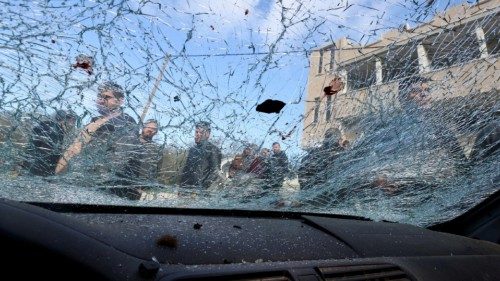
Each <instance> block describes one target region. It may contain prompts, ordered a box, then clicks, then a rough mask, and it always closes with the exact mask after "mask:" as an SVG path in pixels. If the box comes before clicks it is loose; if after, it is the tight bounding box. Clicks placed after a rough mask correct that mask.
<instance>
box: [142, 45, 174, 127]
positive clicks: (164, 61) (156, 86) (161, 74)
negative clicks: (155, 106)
mask: <svg viewBox="0 0 500 281" xmlns="http://www.w3.org/2000/svg"><path fill="white" fill-rule="evenodd" d="M169 61H170V56H169V55H165V59H164V60H163V65H162V66H161V69H160V73H159V74H158V77H156V81H155V84H154V86H153V90H151V94H149V98H148V101H147V102H146V105H144V109H143V110H142V114H141V123H142V122H144V118H145V117H146V114H147V113H148V110H149V107H150V106H151V102H152V101H153V98H154V97H155V95H156V91H157V90H158V86H160V82H161V78H162V77H163V73H164V72H165V69H166V68H167V65H168V62H169Z"/></svg>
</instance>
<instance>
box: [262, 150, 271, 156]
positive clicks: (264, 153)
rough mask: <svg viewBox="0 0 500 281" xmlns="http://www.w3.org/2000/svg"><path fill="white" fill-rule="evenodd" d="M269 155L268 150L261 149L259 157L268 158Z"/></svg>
mask: <svg viewBox="0 0 500 281" xmlns="http://www.w3.org/2000/svg"><path fill="white" fill-rule="evenodd" d="M269 154H270V151H269V150H268V149H263V150H262V151H261V152H260V155H262V157H268V156H269Z"/></svg>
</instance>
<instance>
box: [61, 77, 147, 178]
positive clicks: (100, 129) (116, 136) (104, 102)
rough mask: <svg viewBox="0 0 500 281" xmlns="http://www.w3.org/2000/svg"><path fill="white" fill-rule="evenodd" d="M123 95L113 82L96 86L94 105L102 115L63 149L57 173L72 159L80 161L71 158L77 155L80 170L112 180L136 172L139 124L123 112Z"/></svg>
mask: <svg viewBox="0 0 500 281" xmlns="http://www.w3.org/2000/svg"><path fill="white" fill-rule="evenodd" d="M124 98H125V94H124V91H123V89H122V87H121V86H119V85H118V84H116V83H114V82H106V83H104V84H102V85H101V86H99V88H98V95H97V100H96V106H97V109H98V112H99V113H100V114H101V116H98V117H94V118H92V120H91V122H90V123H89V124H88V125H86V126H85V128H84V129H83V130H82V131H81V132H80V134H79V135H78V137H77V138H76V139H75V140H74V141H73V143H72V144H71V146H70V147H69V148H68V149H66V151H65V152H64V154H63V156H62V157H61V158H60V159H59V162H58V163H57V166H56V170H55V172H56V174H60V173H62V172H64V171H66V170H67V169H68V167H69V166H70V164H71V162H79V161H73V160H74V159H73V158H75V157H76V156H79V157H78V158H79V159H80V160H82V161H80V163H83V164H82V165H81V167H77V168H76V169H78V171H79V172H82V171H88V172H90V173H93V174H94V175H95V176H97V177H101V178H104V179H105V180H106V179H108V177H109V176H112V177H114V179H112V181H115V180H116V177H119V178H132V177H134V176H135V175H136V174H137V161H136V159H137V147H139V140H138V138H137V131H138V128H137V124H136V122H135V120H134V119H133V118H132V117H130V116H129V115H127V114H126V113H124V112H123V109H122V105H123V102H124ZM83 152H84V153H83ZM75 160H76V159H75ZM76 169H75V170H76ZM108 180H109V179H108Z"/></svg>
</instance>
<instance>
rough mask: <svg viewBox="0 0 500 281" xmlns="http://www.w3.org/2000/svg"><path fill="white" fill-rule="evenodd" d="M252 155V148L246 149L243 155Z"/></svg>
mask: <svg viewBox="0 0 500 281" xmlns="http://www.w3.org/2000/svg"><path fill="white" fill-rule="evenodd" d="M251 154H252V149H251V148H250V147H247V148H245V150H243V155H245V156H248V155H251Z"/></svg>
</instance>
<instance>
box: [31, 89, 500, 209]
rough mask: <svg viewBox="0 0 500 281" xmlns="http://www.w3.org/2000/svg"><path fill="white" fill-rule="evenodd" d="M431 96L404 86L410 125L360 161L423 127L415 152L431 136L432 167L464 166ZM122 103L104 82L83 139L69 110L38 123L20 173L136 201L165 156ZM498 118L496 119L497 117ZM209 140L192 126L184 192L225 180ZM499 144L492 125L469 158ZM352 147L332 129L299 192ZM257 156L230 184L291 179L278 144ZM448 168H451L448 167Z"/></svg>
mask: <svg viewBox="0 0 500 281" xmlns="http://www.w3.org/2000/svg"><path fill="white" fill-rule="evenodd" d="M402 85H404V84H402ZM428 97H429V96H428V92H427V81H425V80H416V81H413V82H411V83H407V84H406V85H405V87H401V86H400V92H399V102H400V104H401V107H402V108H403V109H404V118H399V119H398V118H395V122H403V121H404V120H403V119H405V120H406V119H408V120H406V121H408V122H407V123H405V124H402V123H401V124H396V125H395V126H394V128H396V129H394V128H392V129H388V130H386V129H384V128H382V127H380V128H379V127H376V126H375V127H373V128H371V130H368V131H367V133H366V136H365V137H364V139H363V140H360V141H359V142H358V143H357V147H358V148H359V149H358V150H359V151H361V150H362V149H363V143H366V144H367V145H366V147H365V150H367V151H369V152H370V153H366V155H365V156H362V157H361V158H360V159H364V160H366V161H367V160H368V158H369V157H370V155H373V154H374V153H375V154H377V155H379V156H380V155H383V153H386V154H387V153H392V152H391V151H387V149H386V150H384V151H383V152H381V153H379V152H378V151H376V149H377V147H376V146H373V144H374V143H375V142H376V141H377V139H379V141H380V140H382V141H384V140H385V142H386V144H387V145H386V146H385V147H393V149H398V148H399V147H404V145H405V144H404V143H403V142H402V141H401V139H398V138H400V137H401V136H408V135H409V133H408V131H409V130H408V129H409V128H407V127H406V126H419V127H424V128H423V130H416V131H415V132H420V133H416V134H415V136H412V138H408V139H409V141H408V143H409V144H408V145H409V146H412V148H415V149H414V150H417V151H418V150H419V149H420V148H418V147H416V146H415V145H416V144H418V143H422V144H428V143H429V142H428V140H427V139H426V140H424V139H419V140H417V139H418V138H422V135H427V136H430V138H431V139H432V140H433V141H432V145H427V146H426V147H425V149H429V146H432V147H431V148H434V147H435V148H436V151H437V150H440V151H442V150H444V154H442V153H441V152H439V153H435V154H432V153H433V152H431V155H433V157H432V158H433V159H430V158H429V159H428V163H427V165H432V163H434V162H436V163H437V162H440V163H439V164H440V165H441V166H442V167H444V168H445V169H449V168H450V167H452V166H453V167H460V165H461V164H462V163H464V162H465V156H464V153H463V150H462V149H461V147H460V145H459V143H458V141H457V139H456V138H455V137H454V135H453V134H452V133H451V132H450V130H448V129H447V128H446V127H445V126H442V125H441V124H439V122H430V121H431V120H428V119H426V118H425V117H424V115H425V114H424V111H425V110H424V109H425V108H426V107H428V104H429V100H428ZM124 99H125V94H124V91H123V88H122V87H121V86H119V85H118V84H116V83H113V82H106V83H104V84H102V85H101V86H100V87H99V88H98V95H97V100H96V106H97V109H98V112H99V113H100V116H98V117H94V118H92V120H91V122H90V123H89V124H87V125H85V126H84V128H83V129H82V130H81V131H80V132H78V133H76V132H75V130H74V129H75V124H76V121H77V120H78V116H77V115H76V114H75V113H74V112H71V111H64V110H59V111H57V112H56V115H55V117H54V118H53V119H52V120H48V121H42V122H39V123H38V124H37V125H36V126H35V127H34V128H33V130H32V135H31V139H30V141H29V144H28V146H27V148H26V150H25V152H26V153H25V159H24V162H23V164H22V166H23V167H24V168H25V170H27V171H29V172H30V173H32V174H35V175H40V176H49V175H58V174H63V173H66V172H69V171H72V172H76V173H80V174H84V175H98V177H99V178H100V182H101V183H102V184H103V185H106V186H122V187H126V188H117V189H116V190H117V191H116V194H118V195H124V194H123V190H127V191H126V194H125V195H124V196H126V197H129V198H135V199H137V198H139V197H140V193H141V192H142V188H143V185H142V183H143V182H144V181H148V180H156V179H157V177H158V172H159V163H160V160H161V158H162V157H163V151H162V148H161V147H160V146H159V145H158V144H156V143H155V142H154V141H153V137H154V136H155V135H156V134H157V133H158V126H159V124H158V122H157V121H156V120H153V119H150V120H147V121H145V122H143V123H142V127H140V125H139V124H137V122H136V121H135V120H134V118H132V117H131V116H129V115H128V114H126V113H125V112H124V111H123V108H122V106H123V103H124ZM495 114H496V115H495V116H496V117H498V110H496V111H495ZM494 120H498V118H496V119H494ZM385 123H387V122H385ZM421 129H422V128H421ZM422 132H424V133H422ZM392 135H394V138H393V139H397V143H396V142H395V143H394V145H393V146H391V141H393V140H392V139H391V136H392ZM210 136H211V126H210V123H208V122H204V121H202V122H198V123H196V124H195V132H194V141H195V145H194V146H192V147H191V148H189V151H188V154H187V159H186V163H185V165H184V168H183V169H181V171H180V177H179V179H180V180H179V184H180V186H182V187H195V188H205V189H206V188H209V187H210V186H212V185H213V184H215V183H217V182H218V181H219V180H220V177H221V161H222V153H221V151H220V149H219V148H218V147H217V146H216V145H214V144H213V143H212V142H211V141H210ZM410 139H411V140H410ZM499 143H500V141H499V126H498V121H495V122H494V123H492V124H490V125H489V126H486V127H485V128H484V129H483V130H482V131H481V132H480V133H479V135H478V138H477V140H476V145H474V147H473V149H472V153H471V156H470V157H472V158H474V159H477V158H479V157H484V156H485V155H490V154H494V153H495V151H497V150H498V147H499ZM368 144H369V145H370V146H368ZM349 146H350V144H349V142H348V141H346V140H344V139H343V138H342V137H341V133H340V131H339V130H337V129H329V130H328V131H327V132H326V134H325V139H324V142H323V144H322V145H321V147H319V148H316V149H313V150H312V151H310V152H309V154H308V155H307V156H306V157H305V158H303V160H302V164H301V166H300V168H299V170H298V175H299V182H300V186H301V188H302V189H307V188H310V187H313V186H317V185H318V184H322V183H325V182H327V181H328V179H329V178H331V177H332V175H331V173H330V171H333V169H334V167H333V165H341V163H336V159H337V158H338V157H339V155H342V153H343V152H346V151H348V150H350V149H348V147H349ZM402 149H403V150H404V149H405V148H402ZM257 151H258V147H257V146H256V145H248V146H246V147H245V149H244V151H243V152H242V153H241V154H238V155H236V157H235V158H234V159H233V160H232V162H231V164H230V168H229V173H228V174H229V175H228V177H229V178H231V179H238V178H240V177H242V176H248V175H251V176H252V177H254V178H257V179H262V180H263V182H264V185H263V187H264V188H279V187H281V186H282V184H283V182H284V179H285V177H286V176H287V175H288V174H289V163H288V158H287V155H286V154H285V152H284V151H282V150H281V146H280V144H279V143H277V142H276V143H273V145H272V150H269V149H267V148H262V149H261V150H260V152H259V153H258V152H257ZM438 155H445V158H446V159H445V158H443V161H444V162H443V161H441V159H437V157H438ZM358 158H359V157H358ZM450 159H451V160H452V161H451V162H450V161H449V160H450ZM446 161H448V162H449V163H451V165H445V164H444V163H445V162H446ZM448 162H446V163H448ZM400 166H401V165H400ZM346 169H348V167H347V168H346ZM434 169H435V171H436V173H440V175H444V174H446V173H447V171H445V170H444V169H441V168H439V169H441V170H439V169H438V168H437V166H436V167H435V168H434ZM436 169H437V170H436ZM381 179H382V180H381ZM96 180H97V178H96ZM372 184H373V185H375V186H377V187H382V188H386V187H387V186H390V185H391V184H392V183H391V176H390V175H389V176H387V175H386V174H383V173H381V174H380V175H378V176H377V177H375V178H374V179H373V182H372ZM110 190H112V189H110ZM130 190H132V195H130Z"/></svg>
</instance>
